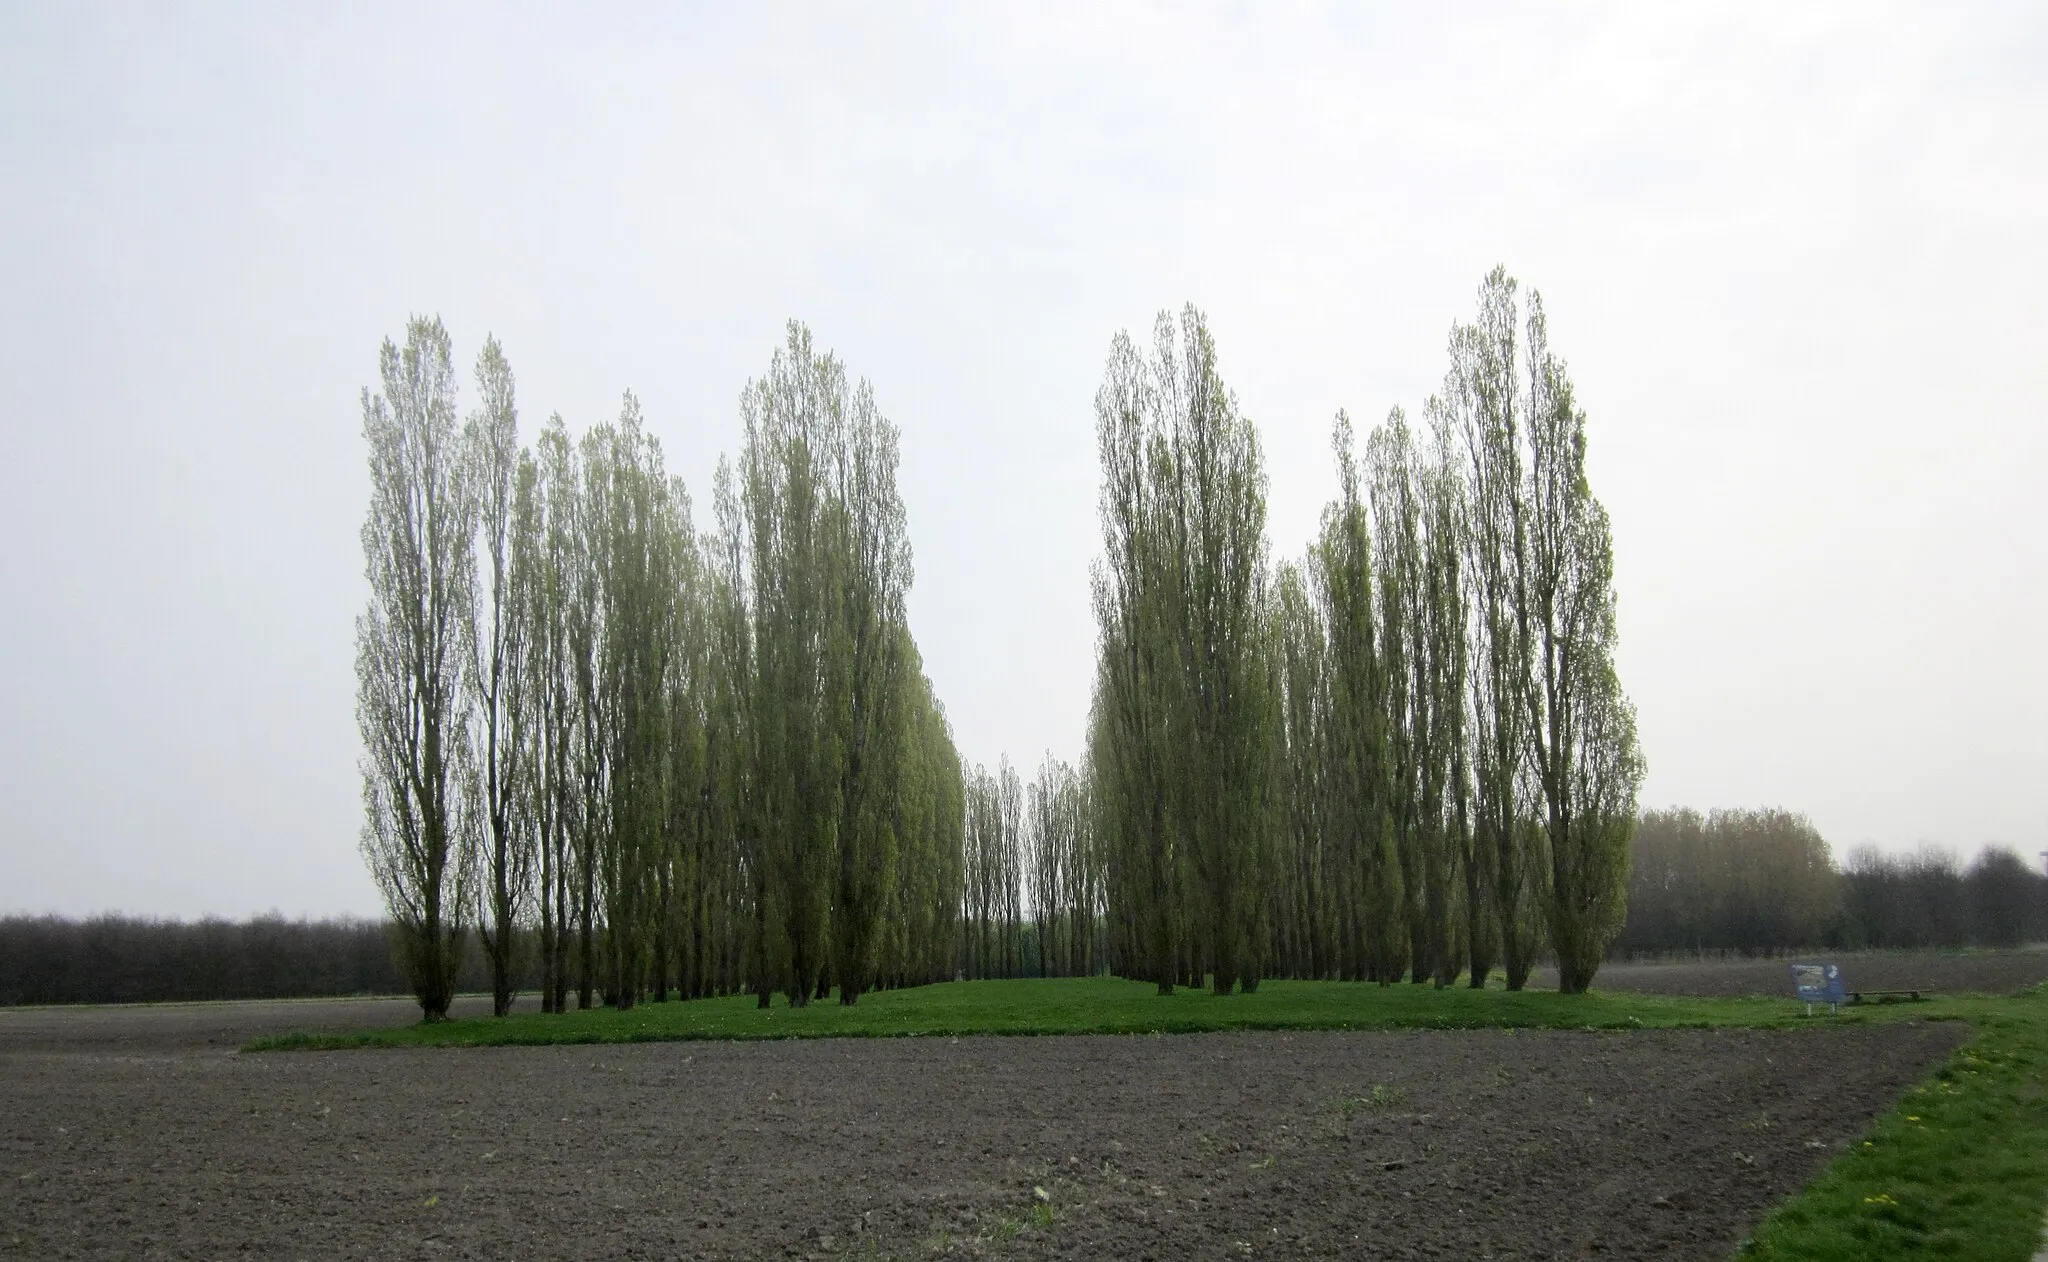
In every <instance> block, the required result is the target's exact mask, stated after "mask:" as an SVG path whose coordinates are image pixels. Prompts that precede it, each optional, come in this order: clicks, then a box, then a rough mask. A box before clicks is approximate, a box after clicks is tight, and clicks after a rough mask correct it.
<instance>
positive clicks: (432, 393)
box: [356, 317, 477, 1021]
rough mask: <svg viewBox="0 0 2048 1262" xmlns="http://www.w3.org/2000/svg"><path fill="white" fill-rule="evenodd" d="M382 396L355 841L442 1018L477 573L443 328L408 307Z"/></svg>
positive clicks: (465, 768) (463, 883)
mask: <svg viewBox="0 0 2048 1262" xmlns="http://www.w3.org/2000/svg"><path fill="white" fill-rule="evenodd" d="M378 367H379V375H380V376H381V377H382V385H383V388H382V390H381V392H379V393H377V394H375V395H373V394H371V392H370V391H369V390H368V389H367V388H365V389H364V391H363V395H362V406H363V438H364V441H365V444H366V446H367V447H368V448H369V464H370V509H369V513H368V516H367V518H366V519H365V521H364V523H363V531H362V540H363V559H364V570H365V574H366V576H367V578H368V579H369V585H370V601H369V606H368V608H367V609H366V610H365V611H364V612H363V614H362V616H360V617H359V618H358V619H357V620H356V722H357V726H358V727H359V729H360V731H361V733H362V738H363V747H364V752H363V761H362V772H363V806H364V817H365V818H364V825H363V834H362V847H363V853H364V857H365V858H366V859H367V860H368V863H369V867H370V874H371V876H372V877H373V878H375V880H376V882H377V886H378V889H379V890H380V891H381V892H382V894H383V896H384V901H385V905H386V907H387V908H388V909H389V911H390V914H391V919H392V924H393V927H394V930H395V932H396V934H397V937H398V945H399V954H400V958H401V960H402V961H403V963H404V966H405V971H406V976H407V978H408V979H409V980H410V982H411V984H412V988H413V994H414V996H415V997H416V998H417V999H418V1000H419V1004H420V1009H421V1012H422V1013H423V1014H424V1016H425V1018H426V1019H427V1020H429V1021H438V1020H441V1019H443V1018H445V1017H446V1016H447V1015H448V1005H449V1003H450V1002H451V1001H452V1000H453V998H454V995H455V976H456V972H457V969H458V967H459V965H460V963H461V957H462V946H463V938H464V936H465V933H466V930H467V917H468V911H469V908H470V907H471V906H472V900H473V898H474V885H473V871H474V869H473V864H472V850H471V844H470V843H471V839H472V836H473V830H474V827H475V819H474V816H473V814H472V812H471V810H470V799H469V796H468V794H467V793H466V792H465V789H466V787H467V786H466V783H465V777H466V776H467V775H469V774H470V771H471V766H472V763H471V748H470V744H469V739H468V731H467V727H466V725H465V724H464V722H463V715H462V704H463V697H462V665H463V663H462V656H463V655H462V647H463V620H464V616H465V610H466V609H467V607H468V602H469V600H470V595H471V590H472V584H473V581H474V553H473V551H472V539H473V536H474V534H475V530H476V520H477V516H476V513H477V510H476V494H475V491H474V488H473V485H472V479H471V477H470V473H469V469H468V468H467V467H466V462H465V461H464V460H463V459H462V451H461V445H460V438H459V433H458V428H457V420H456V397H455V372H454V367H453V356H452V353H451V351H450V347H449V339H448V332H447V330H446V329H445V328H443V327H442V325H441V322H440V321H439V320H438V319H426V318H422V317H415V318H414V319H413V320H412V321H411V322H410V323H409V324H408V326H407V329H406V344H405V349H404V350H403V351H401V350H399V348H398V347H396V346H394V345H393V344H392V343H391V342H390V341H389V340H388V339H387V340H386V341H385V343H384V346H383V350H382V352H381V354H380V356H379V363H378Z"/></svg>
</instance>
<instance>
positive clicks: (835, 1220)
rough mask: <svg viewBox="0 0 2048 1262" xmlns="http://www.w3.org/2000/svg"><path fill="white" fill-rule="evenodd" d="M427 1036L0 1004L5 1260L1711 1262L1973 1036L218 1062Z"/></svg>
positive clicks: (298, 1018) (581, 1052) (422, 1055)
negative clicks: (347, 1037)
mask: <svg viewBox="0 0 2048 1262" xmlns="http://www.w3.org/2000/svg"><path fill="white" fill-rule="evenodd" d="M413 1019H415V1010H413V1009H412V1008H410V1006H409V1005H406V1004H403V1003H397V1002H391V1003H363V1002H333V1003H302V1004H221V1005H203V1006H193V1007H162V1008H148V1009H129V1010H120V1009H80V1010H69V1011H50V1010H41V1011H33V1010H31V1011H4V1010H0V1256H20V1257H35V1258H74V1257H106V1258H202V1257H203V1258H216V1257H226V1256H235V1255H246V1256H262V1257H277V1258H288V1257H290V1258H295V1257H323V1258H324V1257H378V1258H384V1257H390V1258H515V1257H516V1258H546V1257H592V1258H595V1257H633V1258H667V1257H755V1256H758V1257H826V1258H836V1257H847V1256H853V1257H864V1256H865V1257H882V1256H888V1255H889V1254H891V1253H894V1254H896V1255H899V1256H904V1257H934V1256H941V1255H947V1256H985V1257H1019V1258H1037V1257H1070V1258H1159V1259H1168V1258H1240V1257H1246V1256H1257V1257H1282V1258H1285V1257H1350V1258H1357V1257H1384V1258H1455V1259H1465V1258H1556V1257H1567V1258H1576V1257H1594V1256H1600V1257H1614V1258H1725V1257H1727V1256H1728V1254H1729V1252H1730V1250H1731V1249H1732V1248H1733V1247H1734V1245H1735V1244H1736V1242H1737V1241H1738V1240H1739V1239H1740V1238H1741V1237H1742V1235H1743V1234H1744V1233H1745V1232H1746V1231H1747V1230H1748V1228H1749V1227H1750V1226H1751V1225H1753V1224H1754V1223H1755V1222H1756V1220H1757V1219H1758V1218H1759V1217H1760V1216H1761V1214H1762V1213H1763V1211H1764V1210H1765V1209H1766V1208H1767V1207H1768V1206H1769V1205H1771V1204H1772V1203H1773V1202H1775V1201H1778V1200H1780V1199H1782V1198H1783V1197H1785V1196H1787V1195H1789V1194H1791V1193H1792V1192H1794V1191H1796V1190H1797V1189H1798V1188H1799V1187H1800V1186H1801V1185H1802V1184H1803V1183H1804V1182H1805V1181H1806V1180H1807V1179H1808V1178H1810V1177H1811V1176H1812V1175H1813V1174H1814V1173H1815V1172H1816V1171H1818V1170H1819V1169H1820V1168H1821V1167H1822V1166H1823V1165H1824V1164H1825V1163H1826V1162H1827V1161H1828V1160H1829V1159H1830V1158H1831V1157H1832V1156H1833V1155H1834V1154H1835V1153H1836V1152H1837V1151H1838V1150H1839V1149H1841V1148H1842V1147H1844V1146H1845V1145H1848V1144H1851V1143H1854V1142H1855V1141H1856V1137H1857V1136H1858V1134H1859V1133H1860V1132H1861V1131H1862V1129H1863V1128H1864V1127H1865V1125H1866V1124H1867V1123H1868V1120H1869V1119H1870V1118H1871V1117H1872V1116H1873V1115H1875V1114H1876V1113H1878V1112H1880V1111H1881V1110H1883V1109H1884V1108H1886V1107H1888V1105H1889V1104H1890V1102H1891V1101H1892V1100H1893V1099H1895V1098H1896V1096H1897V1094H1898V1092H1899V1091H1900V1090H1901V1089H1902V1088H1903V1087H1904V1086H1905V1085H1906V1084H1907V1083H1909V1082H1910V1081H1912V1080H1913V1079H1914V1078H1916V1077H1918V1076H1919V1075H1920V1074H1921V1073H1923V1072H1924V1071H1925V1070H1926V1069H1927V1068H1928V1067H1930V1066H1931V1065H1932V1064H1933V1063H1935V1062H1936V1061H1938V1060H1939V1059H1940V1058H1941V1057H1942V1056H1943V1055H1945V1054H1946V1053H1947V1052H1948V1051H1949V1050H1950V1049H1951V1048H1952V1047H1953V1046H1955V1044H1956V1043H1958V1042H1959V1041H1960V1040H1961V1039H1962V1038H1964V1037H1965V1036H1966V1034H1967V1030H1966V1029H1965V1028H1963V1027H1962V1026H1960V1025H1956V1024H1949V1023H1943V1024H1922V1023H1910V1024H1903V1025H1888V1026H1884V1027H1876V1028H1871V1027H1864V1028H1851V1027H1836V1028H1833V1029H1813V1030H1800V1031H1790V1032H1755V1031H1735V1032H1701V1031H1667V1032H1648V1033H1639V1034H1590V1033H1584V1034H1582V1033H1530V1032H1522V1033H1512V1034H1511V1033H1507V1032H1483V1033H1475V1034H1448V1033H1427V1032H1416V1033H1403V1034H1294V1035H1278V1034H1257V1035H1252V1034H1245V1035H1200V1036H1190V1037H1170V1038H1161V1037H1138V1038H1039V1039H1030V1038H1017V1039H961V1040H957V1041H956V1040H946V1039H912V1040H870V1041H858V1040H849V1041H819V1042H788V1043H752V1044H735V1043H688V1044H666V1045H641V1046H626V1047H564V1048H495V1049H483V1050H472V1051H434V1050H408V1051H389V1052H367V1051H355V1052H325V1053H277V1054H267V1055H254V1056H247V1055H237V1054H232V1053H231V1051H230V1050H229V1049H231V1048H233V1047H234V1046H236V1045H237V1044H239V1043H240V1042H241V1041H242V1040H244V1039H246V1038H249V1037H252V1036H254V1035H256V1034H258V1033H263V1032H268V1031H273V1030H279V1029H294V1028H300V1029H303V1028H315V1027H323V1028H324V1027H332V1028H355V1027H360V1026H362V1025H366V1024H371V1023H374V1022H378V1021H394V1022H395V1021H410V1020H413ZM1034 1188H1043V1189H1045V1191H1046V1193H1047V1195H1048V1196H1049V1197H1050V1211H1051V1214H1052V1221H1051V1222H1050V1223H1049V1224H1046V1223H1043V1222H1036V1221H1034V1219H1033V1206H1034V1203H1035V1197H1034V1192H1033V1189H1034ZM1012 1227H1015V1228H1016V1230H1017V1234H1016V1235H1015V1236H1014V1237H1013V1238H1009V1239H1001V1238H1000V1237H1003V1236H1006V1235H1007V1234H1008V1233H1009V1231H1010V1230H1011V1228H1012ZM991 1236H995V1237H998V1238H997V1239H990V1237H991Z"/></svg>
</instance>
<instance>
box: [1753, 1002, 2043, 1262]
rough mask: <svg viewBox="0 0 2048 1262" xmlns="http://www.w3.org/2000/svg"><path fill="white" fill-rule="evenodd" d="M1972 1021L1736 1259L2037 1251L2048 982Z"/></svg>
mask: <svg viewBox="0 0 2048 1262" xmlns="http://www.w3.org/2000/svg"><path fill="white" fill-rule="evenodd" d="M1972 1024H1974V1025H1975V1027H1976V1029H1977V1037H1976V1038H1975V1039H1973V1040H1971V1041H1970V1042H1969V1043H1967V1044H1965V1045H1964V1046H1963V1047H1962V1048H1961V1049H1960V1050H1958V1051H1957V1052H1956V1054H1955V1055H1954V1056H1953V1057H1951V1058H1950V1059H1949V1061H1948V1063H1947V1064H1945V1065H1943V1066H1942V1067H1941V1068H1940V1069H1938V1070H1936V1071H1935V1073H1934V1075H1933V1076H1932V1077H1931V1078H1929V1079H1927V1080H1926V1081H1925V1082H1922V1083H1921V1084H1919V1085H1918V1086H1916V1087H1914V1088H1913V1089H1912V1090H1910V1091H1908V1092H1907V1093H1906V1095H1905V1097H1904V1098H1903V1099H1902V1100H1900V1102H1899V1106H1898V1107H1897V1108H1896V1109H1894V1110H1892V1112H1891V1113H1890V1114H1888V1115H1886V1116H1885V1117H1883V1118H1880V1119H1879V1120H1878V1123H1877V1125H1876V1126H1875V1127H1873V1128H1872V1130H1871V1132H1870V1134H1869V1135H1867V1136H1866V1137H1865V1138H1864V1141H1863V1142H1862V1143H1861V1144H1860V1145H1858V1146H1856V1147H1854V1148H1852V1149H1850V1150H1849V1152H1847V1153H1846V1154H1844V1155H1843V1156H1842V1157H1841V1158H1840V1159H1838V1160H1837V1161H1836V1162H1835V1163H1834V1164H1833V1165H1831V1166H1829V1167H1828V1169H1827V1171H1826V1172H1825V1173H1823V1174H1822V1175H1821V1177H1820V1178H1819V1179H1816V1180H1815V1181H1814V1183H1813V1184H1812V1186H1810V1187H1808V1188H1807V1189H1806V1191H1804V1192H1803V1193H1801V1194H1800V1195H1799V1196H1797V1197H1794V1198H1793V1199H1792V1200H1790V1201H1787V1202H1785V1203H1784V1204H1782V1205H1780V1206H1779V1207H1778V1208H1777V1209H1775V1210H1773V1211H1772V1212H1771V1214H1770V1216H1769V1217H1768V1218H1766V1219H1765V1220H1764V1222H1763V1224H1762V1226H1760V1227H1759V1228H1758V1229H1757V1231H1756V1233H1755V1234H1754V1235H1753V1236H1752V1237H1751V1238H1750V1239H1749V1240H1748V1241H1746V1242H1744V1245H1743V1247H1742V1250H1741V1253H1740V1256H1741V1257H1744V1258H1761V1259H1772V1260H1773V1262H1780V1260H1782V1262H1789V1260H1790V1259H1795V1258H1796V1259H1800V1260H1801V1262H1808V1260H1812V1262H1835V1260H1837V1259H1839V1262H1863V1260H1864V1259H1869V1258H1887V1259H1892V1258H1897V1259H1920V1258H1928V1259H1932V1258H1944V1259H1948V1258H1954V1259H1971V1260H1973V1262H1977V1260H1981V1262H2028V1259H2031V1258H2032V1257H2034V1255H2035V1251H2036V1250H2038V1249H2039V1248H2040V1247H2041V1244H2042V1230H2041V1222H2042V1216H2043V1211H2044V1209H2048V987H2040V986H2037V987H2035V988H2034V989H2033V990H2031V991H2029V992H2026V993H2024V994H2022V995H2020V996H2017V997H2014V998H2011V999H2005V1000H1994V1001H1986V1002H1984V1003H1983V1004H1982V1005H1980V1011H1978V1012H1977V1013H1976V1014H1975V1015H1974V1017H1973V1018H1972ZM1815 1089H1816V1090H1823V1091H1824V1090H1826V1084H1824V1083H1816V1084H1815Z"/></svg>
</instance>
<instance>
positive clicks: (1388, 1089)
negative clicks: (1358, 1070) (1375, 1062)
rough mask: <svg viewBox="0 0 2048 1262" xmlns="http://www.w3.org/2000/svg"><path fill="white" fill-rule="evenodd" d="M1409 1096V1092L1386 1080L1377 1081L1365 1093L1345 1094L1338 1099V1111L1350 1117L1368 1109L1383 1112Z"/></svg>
mask: <svg viewBox="0 0 2048 1262" xmlns="http://www.w3.org/2000/svg"><path fill="white" fill-rule="evenodd" d="M1407 1098H1408V1093H1407V1092H1406V1091H1403V1090H1402V1089H1401V1088H1399V1087H1395V1086H1390V1085H1388V1084H1387V1083H1384V1082H1376V1083H1374V1084H1373V1088H1372V1090H1370V1091H1368V1092H1366V1093H1365V1094H1364V1095H1354V1096H1345V1097H1344V1098H1343V1099H1342V1100H1339V1101H1337V1111H1338V1112H1339V1113H1342V1114H1343V1115H1344V1116H1345V1117H1350V1116H1351V1115H1352V1114H1354V1113H1357V1112H1360V1111H1362V1110H1367V1109H1370V1110H1372V1111H1373V1112H1376V1113H1381V1112H1385V1111H1386V1110H1388V1109H1391V1108H1393V1107H1394V1106H1395V1105H1397V1104H1399V1103H1401V1101H1403V1100H1405V1099H1407Z"/></svg>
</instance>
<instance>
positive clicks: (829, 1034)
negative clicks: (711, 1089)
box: [246, 977, 1981, 1051]
mask: <svg viewBox="0 0 2048 1262" xmlns="http://www.w3.org/2000/svg"><path fill="white" fill-rule="evenodd" d="M1970 1002H1971V1001H1968V1000H1960V999H1950V1000H1939V1001H1935V1002H1932V1003H1923V1004H1911V1005H1898V1006H1894V1007H1889V1008H1872V1009H1869V1010H1867V1011H1865V1012H1855V1013H1846V1012H1845V1013H1844V1015H1842V1016H1839V1017H1834V1018H1830V1019H1832V1020H1836V1021H1870V1020H1891V1019H1898V1018H1902V1017H1907V1016H1918V1017H1929V1016H1933V1017H1966V1016H1968V1015H1969V1012H1970V1011H1972V1010H1973V1009H1971V1008H1970ZM1980 1002H1981V1001H1980ZM1810 1023H1811V1022H1810V1021H1809V1020H1808V1018H1806V1017H1805V1016H1804V1015H1803V1010H1802V1009H1801V1008H1800V1007H1799V1006H1798V1005H1797V1004H1794V1003H1791V1002H1789V1001H1786V1000H1776V999H1697V998H1671V997H1666V996H1661V995H1639V994H1631V993H1626V992H1621V991H1600V990H1595V991H1592V992H1591V993H1588V994H1584V995H1577V996H1565V995H1559V994H1557V993H1556V992H1554V991H1542V990H1526V991H1521V992H1518V993H1512V994H1511V993H1509V992H1507V991H1505V990H1501V989H1499V988H1497V987H1495V988H1489V989H1487V990H1483V991H1475V990H1471V989H1469V988H1467V987H1463V986H1459V987H1452V988H1450V989H1446V990H1436V989H1434V988H1432V987H1429V986H1416V985H1411V984H1408V983H1402V984H1399V985H1394V986H1372V985H1360V984H1356V983H1345V982H1286V981H1269V982H1267V983H1265V984H1264V985H1262V986H1260V987H1259V989H1258V992H1257V993H1256V994H1250V995H1228V996H1222V997H1218V996H1216V995H1212V994H1210V993H1209V992H1207V991H1197V990H1187V989H1182V990H1178V991H1176V992H1175V993H1174V994H1173V995H1171V996H1167V997H1161V996H1159V995H1156V994H1154V993H1153V988H1152V987H1151V986H1149V985H1145V984H1142V983H1138V982H1126V981H1118V980H1115V979H1113V978H1104V977H1096V978H1078V979H1060V980H1051V981H1036V980H1034V981H991V982H951V983H947V984H943V985H937V986H920V987H916V988H913V989H910V990H894V991H877V992H873V993H870V994H866V995H863V996H861V1000H860V1002H859V1003H858V1004H856V1005H854V1006H853V1007H845V1006H842V1005H841V1004H840V1003H838V1001H836V1000H826V1001H823V1002H818V1003H813V1004H812V1005H810V1006H809V1007H807V1008H790V1007H788V1006H787V1005H786V1004H785V1003H784V1001H783V1000H781V999H780V998H778V999H777V1000H776V1003H775V1006H774V1007H772V1008H765V1009H764V1008H759V1007H756V1006H755V1000H754V998H753V997H752V996H750V995H739V996H733V997H730V998H725V999H699V1000H695V1001H692V1002H690V1003H665V1004H643V1005H641V1006H640V1007H638V1008H634V1009H632V1010H630V1011H627V1012H618V1011H614V1010H613V1009H610V1008H593V1009H590V1010H588V1011H584V1012H572V1013H566V1014H562V1015H557V1016H546V1015H542V1014H540V1013H523V1014H519V1015H515V1016H509V1017H475V1018H470V1019H466V1020H457V1021H441V1022H436V1023H435V1024H433V1025H407V1026H393V1027H388V1028H384V1029H376V1030H359V1031H355V1032H352V1033H346V1034H304V1033H298V1034H285V1035H280V1036H276V1037H271V1038H262V1039H258V1040H256V1041H255V1042H254V1043H251V1044H249V1046H248V1048H247V1049H246V1050H248V1051H280V1050H287V1049H295V1048H312V1049H332V1048H347V1047H486V1046H503V1045H532V1044H548V1043H646V1042H668V1041H676V1040H688V1039H783V1038H845V1037H862V1038H899V1037H915V1036H927V1037H929V1036H947V1035H969V1034H1196V1033H1206V1032H1211V1031H1218V1030H1404V1029H1443V1030H1473V1029H1504V1028H1513V1029H1593V1030H1637V1029H1669V1028H1675V1027H1695V1028H1696V1027H1707V1026H1751V1027H1754V1026H1788V1025H1801V1024H1810Z"/></svg>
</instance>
